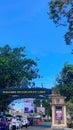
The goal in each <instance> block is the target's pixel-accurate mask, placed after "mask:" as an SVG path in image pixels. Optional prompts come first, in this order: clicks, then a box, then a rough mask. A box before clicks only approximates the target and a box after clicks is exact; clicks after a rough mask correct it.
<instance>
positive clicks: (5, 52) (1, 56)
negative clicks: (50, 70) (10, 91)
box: [0, 45, 38, 88]
mask: <svg viewBox="0 0 73 130" xmlns="http://www.w3.org/2000/svg"><path fill="white" fill-rule="evenodd" d="M37 77H38V68H37V63H36V62H35V61H34V60H32V59H30V58H27V56H26V54H25V47H20V48H11V47H10V46H9V45H5V46H4V47H0V88H6V87H18V86H19V87H20V86H22V84H23V86H24V87H26V85H27V86H28V84H29V82H30V81H31V80H32V79H34V78H37ZM25 80H26V82H27V83H26V82H24V81H25ZM24 83H25V84H24Z"/></svg>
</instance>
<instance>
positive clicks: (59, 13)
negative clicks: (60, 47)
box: [48, 0, 73, 45]
mask: <svg viewBox="0 0 73 130" xmlns="http://www.w3.org/2000/svg"><path fill="white" fill-rule="evenodd" d="M48 6H49V13H48V15H49V18H50V19H51V20H53V22H54V23H55V24H56V25H57V26H59V25H62V26H66V27H67V28H68V31H67V32H66V34H65V35H64V38H65V41H66V44H67V45H70V44H71V41H72V40H73V0H50V2H48Z"/></svg>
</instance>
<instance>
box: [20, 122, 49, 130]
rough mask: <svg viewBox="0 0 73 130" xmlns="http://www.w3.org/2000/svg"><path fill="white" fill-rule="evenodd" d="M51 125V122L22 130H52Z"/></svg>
mask: <svg viewBox="0 0 73 130" xmlns="http://www.w3.org/2000/svg"><path fill="white" fill-rule="evenodd" d="M50 128H51V123H49V122H43V123H41V124H40V125H36V126H29V127H28V128H25V127H24V128H22V130H50Z"/></svg>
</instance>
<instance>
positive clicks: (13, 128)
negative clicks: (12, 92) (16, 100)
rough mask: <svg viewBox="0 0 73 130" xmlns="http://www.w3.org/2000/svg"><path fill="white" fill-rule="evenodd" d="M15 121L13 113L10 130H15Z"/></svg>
mask: <svg viewBox="0 0 73 130" xmlns="http://www.w3.org/2000/svg"><path fill="white" fill-rule="evenodd" d="M16 123H17V120H16V118H15V115H14V116H13V118H12V120H11V124H12V130H16Z"/></svg>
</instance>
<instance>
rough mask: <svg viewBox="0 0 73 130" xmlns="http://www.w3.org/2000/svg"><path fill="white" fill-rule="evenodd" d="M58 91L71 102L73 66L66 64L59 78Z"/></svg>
mask: <svg viewBox="0 0 73 130" xmlns="http://www.w3.org/2000/svg"><path fill="white" fill-rule="evenodd" d="M56 81H57V85H56V87H57V89H58V90H59V91H60V93H61V94H62V95H63V96H64V97H66V100H68V101H69V100H71V102H72V97H73V65H70V64H67V63H66V64H64V67H63V69H62V71H61V73H60V74H59V75H58V76H57V79H56Z"/></svg>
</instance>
